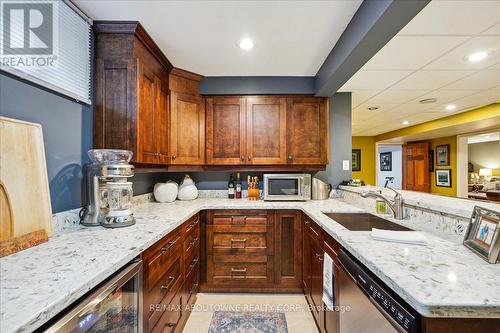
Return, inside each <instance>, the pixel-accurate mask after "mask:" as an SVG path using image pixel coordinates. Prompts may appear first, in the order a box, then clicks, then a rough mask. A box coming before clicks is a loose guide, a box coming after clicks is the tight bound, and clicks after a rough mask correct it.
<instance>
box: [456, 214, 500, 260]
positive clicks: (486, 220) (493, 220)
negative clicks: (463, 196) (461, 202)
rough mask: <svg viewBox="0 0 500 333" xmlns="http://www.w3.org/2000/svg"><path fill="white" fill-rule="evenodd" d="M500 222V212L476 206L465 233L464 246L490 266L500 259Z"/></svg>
mask: <svg viewBox="0 0 500 333" xmlns="http://www.w3.org/2000/svg"><path fill="white" fill-rule="evenodd" d="M499 222H500V213H499V212H495V211H493V210H489V209H486V208H482V207H478V206H476V207H474V211H473V213H472V217H471V223H470V224H469V227H468V228H467V231H466V233H465V239H464V245H465V246H466V247H468V248H469V249H471V250H472V251H473V252H475V253H476V254H478V255H479V256H480V257H481V258H483V259H484V260H486V261H488V262H489V263H490V264H495V263H497V262H498V261H499V259H500V258H499V255H498V254H499V252H500V236H499V233H500V226H499V225H500V224H499Z"/></svg>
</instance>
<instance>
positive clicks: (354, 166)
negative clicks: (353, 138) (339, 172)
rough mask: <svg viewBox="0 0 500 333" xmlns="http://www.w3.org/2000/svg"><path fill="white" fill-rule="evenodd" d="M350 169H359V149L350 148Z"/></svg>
mask: <svg viewBox="0 0 500 333" xmlns="http://www.w3.org/2000/svg"><path fill="white" fill-rule="evenodd" d="M352 171H361V149H353V150H352Z"/></svg>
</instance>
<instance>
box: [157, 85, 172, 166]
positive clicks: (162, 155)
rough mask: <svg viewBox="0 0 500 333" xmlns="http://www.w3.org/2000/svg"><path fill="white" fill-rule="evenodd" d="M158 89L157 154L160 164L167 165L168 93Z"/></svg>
mask: <svg viewBox="0 0 500 333" xmlns="http://www.w3.org/2000/svg"><path fill="white" fill-rule="evenodd" d="M160 88H161V89H158V92H159V96H158V98H157V101H158V109H157V112H156V115H157V118H156V119H157V121H156V122H155V127H156V128H155V131H156V143H157V147H156V148H157V149H156V151H157V154H158V163H161V164H167V163H168V160H169V154H168V141H169V140H168V132H169V130H168V122H169V117H168V101H169V97H168V93H167V92H166V91H165V90H164V89H163V87H160Z"/></svg>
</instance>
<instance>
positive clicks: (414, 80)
mask: <svg viewBox="0 0 500 333" xmlns="http://www.w3.org/2000/svg"><path fill="white" fill-rule="evenodd" d="M471 73H473V72H472V71H424V70H421V71H417V72H415V73H413V74H412V75H410V76H408V77H407V78H405V79H404V80H402V81H401V82H398V83H397V84H396V85H394V86H392V87H391V90H425V89H428V90H432V89H438V88H441V87H442V86H444V85H447V84H450V83H452V82H454V81H456V80H459V79H460V78H463V77H465V76H467V75H470V74H471Z"/></svg>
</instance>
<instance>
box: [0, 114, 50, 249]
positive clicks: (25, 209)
mask: <svg viewBox="0 0 500 333" xmlns="http://www.w3.org/2000/svg"><path fill="white" fill-rule="evenodd" d="M51 234H52V207H51V205H50V192H49V181H48V176H47V164H46V162H45V150H44V146H43V136H42V127H41V126H40V125H39V124H35V123H29V122H24V121H20V120H16V119H10V118H5V117H0V257H3V256H6V255H9V254H11V253H14V252H18V251H21V250H23V249H25V248H28V247H31V246H34V245H37V244H40V243H43V242H46V241H47V240H48V237H49V236H50V235H51Z"/></svg>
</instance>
